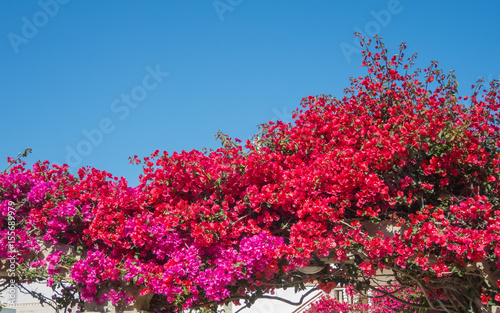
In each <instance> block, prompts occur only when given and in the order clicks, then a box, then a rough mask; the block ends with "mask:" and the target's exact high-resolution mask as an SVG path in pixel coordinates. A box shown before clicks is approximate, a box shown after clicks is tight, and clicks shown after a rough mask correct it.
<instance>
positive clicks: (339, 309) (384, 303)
mask: <svg viewBox="0 0 500 313" xmlns="http://www.w3.org/2000/svg"><path fill="white" fill-rule="evenodd" d="M380 289H381V290H384V291H386V292H389V293H392V294H394V295H395V296H396V297H397V298H398V299H399V300H400V301H396V300H394V299H393V298H390V297H387V296H384V295H383V294H381V293H378V292H369V293H368V294H360V293H357V292H355V290H354V288H353V286H351V285H348V286H344V288H338V289H337V290H342V294H341V295H342V296H341V297H340V298H338V299H337V298H336V297H334V295H332V293H329V292H327V293H326V294H323V296H322V297H321V298H320V299H319V300H318V301H315V302H313V303H312V304H311V305H309V306H308V308H307V309H306V310H305V311H304V313H354V312H370V313H393V312H403V313H416V312H429V311H428V310H419V309H415V308H413V307H411V306H409V305H407V304H413V305H418V304H419V303H420V302H421V301H420V298H421V297H422V296H421V295H420V293H416V292H414V291H413V290H412V289H410V288H401V286H400V285H394V284H393V285H388V286H381V287H380ZM327 291H328V290H327ZM344 292H345V294H344ZM402 302H404V303H402ZM405 303H407V304H405Z"/></svg>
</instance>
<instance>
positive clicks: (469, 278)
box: [0, 39, 500, 312]
mask: <svg viewBox="0 0 500 313" xmlns="http://www.w3.org/2000/svg"><path fill="white" fill-rule="evenodd" d="M363 42H364V41H363ZM364 45H365V51H364V54H363V55H364V60H363V63H362V66H364V67H365V68H366V69H367V75H366V76H365V77H357V78H352V79H351V85H350V86H349V87H348V88H346V90H345V93H344V96H343V97H341V98H335V97H332V96H325V95H322V96H309V97H306V98H305V99H304V100H303V101H302V109H298V110H297V111H296V112H295V113H294V122H293V123H291V124H289V123H283V122H280V121H278V122H276V123H273V122H269V123H267V124H264V125H263V126H262V131H261V133H259V134H258V135H257V136H256V137H255V138H254V140H251V141H247V142H246V143H244V144H243V145H240V144H239V143H238V142H237V141H236V140H235V141H232V140H231V139H230V138H224V145H223V146H222V147H221V148H219V149H218V150H215V151H208V152H201V151H196V150H193V151H189V152H185V151H183V152H180V153H172V154H169V153H167V152H163V153H160V152H159V151H156V152H154V153H153V154H152V155H151V156H150V157H146V158H141V159H140V158H138V157H134V158H132V162H133V163H141V164H142V166H143V167H144V173H143V174H142V175H141V177H140V184H139V185H138V186H135V187H132V186H129V185H128V184H127V181H126V180H125V179H124V178H117V177H114V176H113V175H112V174H110V173H107V172H106V171H102V170H98V169H95V168H81V169H79V170H78V171H77V174H75V175H72V174H71V173H70V172H69V170H68V167H67V166H66V165H63V166H58V165H54V164H50V163H49V162H47V161H45V162H38V163H36V164H35V165H33V166H32V167H29V166H27V165H26V164H24V163H22V162H20V161H18V160H14V159H9V163H10V165H11V167H10V168H9V170H7V171H5V172H4V173H2V174H0V214H1V215H2V216H1V217H2V219H1V222H0V223H1V225H2V227H1V230H0V243H1V245H0V257H1V258H2V270H3V272H2V275H3V277H5V278H6V280H5V283H6V284H9V282H10V279H11V278H12V279H14V280H15V281H16V282H28V281H36V280H43V281H47V283H48V285H49V286H53V288H54V289H55V290H58V292H59V293H58V294H56V296H55V300H54V301H56V302H57V304H58V305H60V306H61V307H64V306H67V305H68V304H69V303H71V304H75V303H97V304H105V303H109V304H113V305H122V306H126V305H127V304H130V305H131V306H134V305H135V306H136V308H138V307H140V308H142V309H157V310H159V311H165V312H167V311H175V310H177V309H187V308H207V307H216V306H217V305H219V304H221V303H224V302H229V301H241V302H244V303H248V304H251V303H252V302H253V301H254V300H255V299H256V298H259V297H262V296H263V295H264V294H268V293H272V292H273V290H274V289H275V288H279V287H297V288H298V289H300V288H301V286H302V284H303V283H305V282H311V281H319V282H321V283H322V284H328V283H329V282H335V283H342V284H352V286H354V288H356V290H357V292H361V293H367V292H368V291H369V290H372V292H378V293H379V294H381V295H385V296H387V297H389V298H391V299H393V300H398V301H399V300H401V301H403V300H404V299H400V298H398V297H397V296H395V295H394V294H393V293H391V292H387V291H386V290H384V289H383V288H380V287H379V286H378V285H377V279H378V278H377V277H378V275H377V274H378V273H380V272H381V271H382V270H384V271H389V272H390V273H392V274H391V275H392V277H391V279H390V280H391V283H397V284H399V285H400V286H401V287H402V288H403V287H404V288H411V289H413V290H418V292H420V293H421V295H422V299H421V301H420V302H419V303H418V304H413V305H414V307H415V308H419V309H423V308H430V309H434V310H437V311H440V310H441V311H446V310H448V311H449V312H467V310H469V309H470V308H471V309H472V310H475V311H478V312H479V311H484V310H486V309H487V308H488V307H489V306H491V305H493V304H499V303H500V291H499V290H500V280H499V274H500V271H499V270H498V266H499V264H500V263H499V257H500V245H499V239H500V210H499V197H498V193H499V188H500V187H499V186H500V185H499V179H500V174H499V172H500V168H499V164H500V154H499V149H500V141H499V132H498V130H499V129H498V118H499V113H498V107H499V105H500V100H499V94H498V82H492V83H491V85H490V87H489V88H483V87H482V86H481V84H479V85H477V86H475V87H474V89H473V90H472V94H471V95H468V96H461V95H459V93H458V84H457V82H456V81H455V77H454V76H453V74H451V73H450V74H444V73H443V71H442V70H440V69H439V68H438V65H437V63H436V62H434V63H432V64H431V65H430V66H429V67H428V68H425V69H423V70H419V69H417V70H413V63H414V56H411V57H409V58H407V57H406V56H405V54H404V52H405V47H404V45H402V46H401V47H400V49H399V53H398V54H396V55H394V56H390V55H389V54H388V52H387V49H386V48H385V46H384V45H383V44H382V43H381V42H380V40H379V39H376V40H375V41H374V42H371V41H368V42H364ZM12 260H14V261H12ZM311 260H312V261H314V262H316V263H318V262H319V263H321V262H323V263H328V265H326V266H325V268H324V269H323V270H321V271H320V272H318V273H316V274H303V273H302V272H300V271H298V269H300V268H302V267H305V266H307V265H308V264H309V263H310V262H311ZM11 264H15V265H14V266H13V267H14V268H15V269H13V268H12V265H11ZM9 270H11V271H9ZM13 273H15V274H13ZM10 274H12V275H13V276H12V277H10V276H9V275H10Z"/></svg>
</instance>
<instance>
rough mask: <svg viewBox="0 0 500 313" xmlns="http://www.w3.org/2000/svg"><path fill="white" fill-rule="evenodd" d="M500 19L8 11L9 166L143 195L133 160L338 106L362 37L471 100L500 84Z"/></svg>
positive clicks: (188, 0) (327, 5)
mask: <svg viewBox="0 0 500 313" xmlns="http://www.w3.org/2000/svg"><path fill="white" fill-rule="evenodd" d="M498 12H500V4H499V2H497V1H480V2H469V1H453V2H450V1H418V0H413V1H411V0H399V1H397V0H384V1H374V0H366V1H359V0H357V1H333V0H331V1H327V0H323V1H319V0H318V1H315V0H312V1H290V0H287V1H284V0H273V1H264V0H252V1H250V0H217V1H213V0H202V1H200V0H197V1H194V0H168V1H167V0H164V1H160V0H150V1H128V0H121V1H97V0H88V1H82V0H59V1H56V0H41V1H19V0H2V1H0V35H1V37H0V38H1V39H0V56H1V57H0V101H1V118H2V122H1V123H0V131H1V134H2V138H3V139H2V144H1V146H0V160H1V162H2V164H4V165H6V158H7V156H15V155H16V154H17V153H18V152H21V151H24V149H25V148H26V147H31V148H32V149H33V153H32V155H31V156H30V157H29V158H28V161H29V162H30V163H32V162H35V161H36V160H39V159H41V160H46V159H47V160H49V161H51V162H54V163H70V165H72V166H73V167H74V168H75V170H76V169H77V168H78V167H80V166H86V165H90V166H94V167H97V168H99V169H103V170H107V171H109V172H111V173H113V174H114V175H117V176H124V177H126V178H127V179H128V180H129V182H130V183H131V185H135V184H137V181H138V180H137V176H138V174H139V173H140V168H139V167H137V166H132V165H129V164H128V160H127V158H128V157H129V156H133V155H135V154H137V155H139V156H147V155H149V154H150V153H151V152H153V151H154V150H156V149H159V150H161V151H163V150H167V151H169V152H172V151H181V150H183V149H184V150H191V149H201V148H202V147H217V146H218V145H219V143H218V142H216V141H215V140H214V135H215V134H216V132H217V130H219V129H220V130H222V131H223V132H226V133H228V134H229V135H230V136H232V137H238V138H241V139H246V138H248V137H250V136H251V135H252V134H254V133H255V132H256V131H257V127H256V125H257V124H261V123H264V122H267V121H269V120H276V119H282V120H283V119H285V120H289V119H290V116H291V114H290V113H291V111H292V110H293V109H295V108H296V107H297V106H298V105H299V103H300V100H301V98H302V97H305V96H308V95H318V94H332V95H335V96H337V97H341V96H342V90H343V88H345V87H346V86H347V85H348V83H349V80H348V78H349V77H350V76H358V75H360V74H363V73H364V72H363V70H362V69H361V67H360V63H361V55H360V54H359V53H356V52H354V53H351V54H346V53H343V52H342V49H341V47H342V46H344V47H348V46H353V45H354V43H353V35H352V34H353V32H354V31H355V29H360V30H362V31H363V32H364V33H365V34H366V35H372V34H374V33H375V32H377V33H380V35H381V36H383V37H384V41H385V43H386V45H387V46H388V47H389V49H390V51H389V52H390V53H391V54H392V53H396V52H397V47H398V46H399V44H400V43H401V42H403V41H405V42H407V45H408V52H411V53H412V52H414V51H418V52H419V59H418V63H417V64H418V65H420V66H421V67H425V66H427V65H428V64H429V62H430V61H431V60H434V59H436V60H438V61H439V62H440V64H441V66H442V67H443V68H444V69H445V70H451V69H454V70H456V74H457V76H458V80H459V83H460V91H461V93H462V94H466V93H467V92H468V91H469V90H470V85H471V84H472V83H473V82H474V81H475V80H476V79H477V78H478V77H479V76H484V77H485V78H487V79H492V78H497V77H498V76H499V75H500V61H499V57H498V56H499V55H500V54H499V48H500V41H499V40H498V38H499V33H500V19H499V18H498ZM356 48H357V46H356ZM85 134H87V136H90V138H91V140H89V139H88V138H87V137H86V135H85ZM99 134H102V136H101V135H99ZM69 151H73V152H69ZM79 152H80V153H79ZM75 153H78V156H75V155H74V154H75ZM4 167H5V166H1V167H0V168H4Z"/></svg>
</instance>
